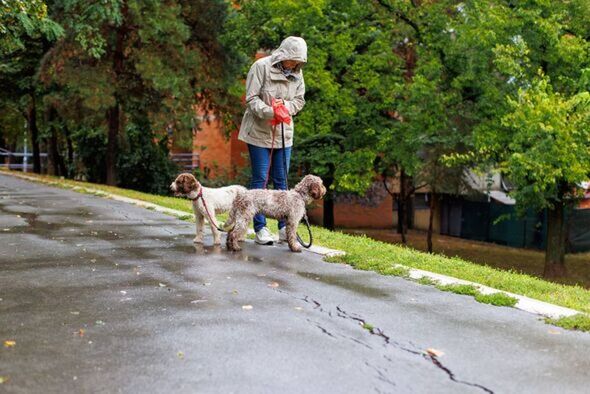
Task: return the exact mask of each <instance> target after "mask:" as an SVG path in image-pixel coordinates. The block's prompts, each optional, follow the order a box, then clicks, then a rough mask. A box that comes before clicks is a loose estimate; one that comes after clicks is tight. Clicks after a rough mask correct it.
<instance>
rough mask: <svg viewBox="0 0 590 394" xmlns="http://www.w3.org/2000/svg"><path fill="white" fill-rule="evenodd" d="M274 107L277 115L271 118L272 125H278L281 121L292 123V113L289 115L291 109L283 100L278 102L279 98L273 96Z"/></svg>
mask: <svg viewBox="0 0 590 394" xmlns="http://www.w3.org/2000/svg"><path fill="white" fill-rule="evenodd" d="M272 109H273V111H274V113H275V117H274V118H272V119H271V120H270V124H271V125H273V126H276V125H278V124H281V123H287V124H291V115H289V110H288V109H287V107H285V104H284V103H283V102H277V100H275V99H274V98H273V99H272Z"/></svg>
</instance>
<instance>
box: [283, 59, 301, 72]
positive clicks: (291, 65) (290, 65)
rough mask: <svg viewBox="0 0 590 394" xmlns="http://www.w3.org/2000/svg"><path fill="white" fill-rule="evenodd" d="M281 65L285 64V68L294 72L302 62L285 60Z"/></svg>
mask: <svg viewBox="0 0 590 394" xmlns="http://www.w3.org/2000/svg"><path fill="white" fill-rule="evenodd" d="M281 63H283V67H284V68H286V69H289V70H294V69H295V68H296V67H297V66H298V65H300V64H301V62H298V61H297V60H283V61H282V62H281Z"/></svg>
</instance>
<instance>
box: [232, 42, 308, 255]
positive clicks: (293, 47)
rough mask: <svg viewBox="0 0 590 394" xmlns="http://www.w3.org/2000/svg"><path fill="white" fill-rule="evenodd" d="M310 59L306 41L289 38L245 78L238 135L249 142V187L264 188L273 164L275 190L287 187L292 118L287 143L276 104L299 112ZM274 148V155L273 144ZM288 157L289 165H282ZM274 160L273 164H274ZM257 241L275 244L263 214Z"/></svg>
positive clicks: (287, 126) (256, 228) (257, 221)
mask: <svg viewBox="0 0 590 394" xmlns="http://www.w3.org/2000/svg"><path fill="white" fill-rule="evenodd" d="M306 62H307V44H306V43H305V41H304V40H303V38H300V37H287V38H285V39H284V40H283V42H282V43H281V45H280V46H279V48H278V49H277V50H275V51H274V52H273V53H272V55H271V56H267V57H264V58H262V59H259V60H257V61H256V62H255V63H254V64H253V65H252V67H251V68H250V71H249V72H248V78H247V79H246V112H245V113H244V117H243V119H242V124H241V126H240V134H239V135H238V138H239V139H240V140H242V141H244V142H246V143H247V144H248V152H249V153H250V164H251V167H252V179H251V182H250V189H261V188H263V187H264V184H265V180H266V175H267V171H268V168H269V166H270V168H271V170H270V176H269V178H270V179H269V183H270V181H271V180H272V183H273V185H274V188H275V189H280V190H285V189H286V188H287V179H286V177H285V174H286V173H288V171H289V162H290V159H291V147H292V146H293V130H294V125H293V121H292V120H291V122H290V123H289V124H287V123H284V124H283V127H284V131H285V146H284V147H283V141H282V138H281V125H278V126H277V127H276V132H275V133H274V136H273V131H274V130H275V128H274V127H273V126H271V123H270V121H271V119H273V118H274V109H273V100H274V103H275V104H277V103H278V104H280V103H282V104H284V106H285V107H286V108H287V110H288V111H289V114H290V115H291V116H293V115H295V114H297V113H298V112H299V111H300V110H301V108H303V105H304V104H305V99H304V98H303V96H304V94H305V84H304V82H303V72H302V71H301V68H302V67H303V65H304V64H305V63H306ZM273 141H274V150H273V153H272V158H271V147H273ZM283 155H285V157H286V164H287V168H286V171H285V168H284V165H283V160H284V159H283ZM271 161H272V163H271ZM254 231H255V232H256V242H257V243H259V244H261V245H272V243H273V241H274V238H273V236H272V234H271V232H270V231H269V230H268V228H267V227H266V218H265V217H264V216H263V215H260V214H259V215H256V216H255V217H254ZM279 240H281V241H282V240H286V231H285V222H284V221H279Z"/></svg>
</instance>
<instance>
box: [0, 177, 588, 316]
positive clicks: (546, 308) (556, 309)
mask: <svg viewBox="0 0 590 394" xmlns="http://www.w3.org/2000/svg"><path fill="white" fill-rule="evenodd" d="M2 173H3V174H7V175H11V176H14V177H17V178H21V179H25V180H29V181H33V182H38V183H44V184H48V185H61V184H60V183H59V182H53V181H45V180H42V179H39V178H36V177H32V176H27V175H24V174H15V173H12V172H7V171H2ZM69 189H71V190H74V191H76V190H80V191H82V190H83V191H85V192H87V193H92V194H94V195H96V196H100V197H105V198H110V199H112V200H116V201H121V202H125V203H128V204H133V205H137V206H140V207H143V208H147V209H150V210H154V211H156V212H161V213H164V214H167V215H172V216H175V217H178V218H184V217H187V216H191V217H193V218H194V215H193V214H189V213H187V212H183V211H178V210H176V209H170V208H166V207H162V206H160V205H157V204H153V203H149V202H145V201H141V200H136V199H133V198H128V197H123V196H119V195H117V194H111V193H106V192H103V191H101V190H97V189H91V188H86V187H81V186H72V187H69ZM249 233H253V231H252V230H249ZM304 250H306V251H307V252H309V253H314V254H318V255H321V256H326V257H333V256H343V255H345V254H346V252H344V251H342V250H335V249H329V248H324V247H322V246H315V245H314V246H312V247H311V248H309V249H304ZM394 266H396V267H400V268H404V269H407V270H408V273H409V277H410V278H411V279H414V280H418V279H421V278H429V279H431V280H434V281H436V282H438V283H440V284H442V285H448V284H463V285H471V286H474V287H476V288H477V289H478V290H479V291H480V292H481V293H482V294H492V293H504V294H506V295H508V296H510V297H513V298H516V299H517V300H518V302H517V303H516V305H514V308H516V309H520V310H522V311H525V312H529V313H533V314H536V315H541V316H546V317H550V318H554V319H556V318H560V317H566V316H573V315H577V314H581V313H582V312H579V311H576V310H574V309H570V308H565V307H562V306H558V305H553V304H549V303H547V302H544V301H539V300H535V299H533V298H529V297H525V296H521V295H518V294H514V293H509V292H507V291H503V290H498V289H494V288H492V287H488V286H485V285H482V284H479V283H475V282H470V281H467V280H463V279H457V278H454V277H451V276H446V275H442V274H437V273H434V272H429V271H424V270H420V269H416V268H410V267H407V266H405V265H401V264H394Z"/></svg>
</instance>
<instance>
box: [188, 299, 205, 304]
mask: <svg viewBox="0 0 590 394" xmlns="http://www.w3.org/2000/svg"><path fill="white" fill-rule="evenodd" d="M202 302H207V300H192V301H191V304H200V303H202Z"/></svg>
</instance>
